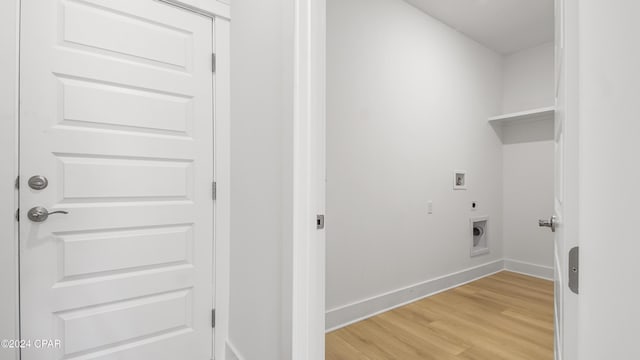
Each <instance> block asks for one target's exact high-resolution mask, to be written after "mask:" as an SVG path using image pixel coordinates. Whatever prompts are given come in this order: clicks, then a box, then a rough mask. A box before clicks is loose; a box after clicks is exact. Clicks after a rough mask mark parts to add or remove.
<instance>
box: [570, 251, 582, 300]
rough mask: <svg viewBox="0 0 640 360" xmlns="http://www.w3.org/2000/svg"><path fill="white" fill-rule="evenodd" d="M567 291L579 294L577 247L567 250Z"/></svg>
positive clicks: (578, 257) (578, 255) (578, 256)
mask: <svg viewBox="0 0 640 360" xmlns="http://www.w3.org/2000/svg"><path fill="white" fill-rule="evenodd" d="M569 289H571V291H573V292H574V293H576V294H579V293H580V248H579V247H577V246H576V247H574V248H573V249H571V250H569Z"/></svg>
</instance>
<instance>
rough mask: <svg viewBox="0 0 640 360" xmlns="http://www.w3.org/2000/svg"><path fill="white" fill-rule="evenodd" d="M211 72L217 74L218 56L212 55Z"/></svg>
mask: <svg viewBox="0 0 640 360" xmlns="http://www.w3.org/2000/svg"><path fill="white" fill-rule="evenodd" d="M211 72H214V73H215V72H216V54H215V53H213V54H211Z"/></svg>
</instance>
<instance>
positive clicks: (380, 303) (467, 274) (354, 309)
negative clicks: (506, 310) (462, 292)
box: [325, 260, 504, 332]
mask: <svg viewBox="0 0 640 360" xmlns="http://www.w3.org/2000/svg"><path fill="white" fill-rule="evenodd" d="M502 270H504V261H503V260H496V261H493V262H490V263H487V264H483V265H480V266H476V267H473V268H469V269H465V270H462V271H458V272H455V273H452V274H448V275H445V276H441V277H438V278H435V279H431V280H427V281H425V282H422V283H419V284H415V285H411V286H408V287H405V288H402V289H399V290H394V291H391V292H388V293H385V294H382V295H377V296H374V297H371V298H369V299H365V300H362V301H358V302H355V303H352V304H349V305H345V306H340V307H337V308H334V309H331V310H328V311H327V312H326V314H325V321H326V329H327V330H326V331H327V332H329V331H333V330H336V329H339V328H341V327H344V326H347V325H350V324H353V323H355V322H358V321H361V320H364V319H366V318H369V317H372V316H375V315H378V314H380V313H383V312H385V311H389V310H391V309H394V308H397V307H400V306H403V305H406V304H409V303H411V302H414V301H417V300H420V299H423V298H425V297H428V296H431V295H434V294H437V293H439V292H442V291H445V290H449V289H451V288H454V287H458V286H460V285H463V284H466V283H468V282H471V281H474V280H477V279H479V278H483V277H486V276H489V275H491V274H495V273H497V272H500V271H502Z"/></svg>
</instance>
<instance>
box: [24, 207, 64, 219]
mask: <svg viewBox="0 0 640 360" xmlns="http://www.w3.org/2000/svg"><path fill="white" fill-rule="evenodd" d="M68 213H69V212H68V211H65V210H58V211H52V212H49V210H47V209H45V208H43V207H42V206H36V207H32V208H31V209H30V210H29V212H28V213H27V217H28V218H29V220H31V221H33V222H44V221H46V220H47V219H48V218H49V215H53V214H65V215H66V214H68Z"/></svg>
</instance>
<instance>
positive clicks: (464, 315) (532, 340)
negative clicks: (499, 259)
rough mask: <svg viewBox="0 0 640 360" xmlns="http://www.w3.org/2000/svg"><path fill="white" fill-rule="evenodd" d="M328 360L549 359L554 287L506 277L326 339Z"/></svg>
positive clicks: (467, 287) (419, 303) (394, 312)
mask: <svg viewBox="0 0 640 360" xmlns="http://www.w3.org/2000/svg"><path fill="white" fill-rule="evenodd" d="M326 359H327V360H378V359H399V360H414V359H416V360H417V359H420V360H423V359H425V360H429V359H434V360H448V359H452V360H456V359H466V360H552V359H553V283H552V282H551V281H547V280H542V279H537V278H533V277H529V276H525V275H520V274H516V273H512V272H507V271H503V272H500V273H498V274H495V275H492V276H489V277H486V278H483V279H480V280H477V281H474V282H472V283H469V284H467V285H463V286H461V287H458V288H455V289H452V290H449V291H446V292H443V293H440V294H437V295H434V296H431V297H429V298H426V299H424V300H420V301H417V302H414V303H412V304H409V305H406V306H403V307H400V308H397V309H394V310H391V311H389V312H386V313H383V314H380V315H377V316H375V317H372V318H369V319H367V320H363V321H361V322H358V323H355V324H353V325H350V326H347V327H344V328H342V329H339V330H336V331H333V332H331V333H328V334H327V335H326Z"/></svg>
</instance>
